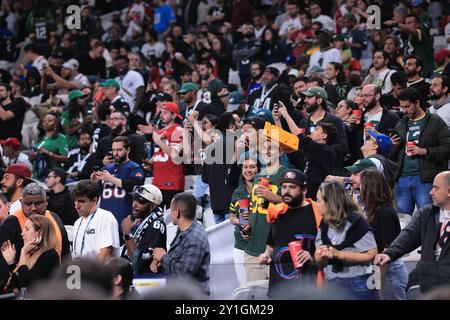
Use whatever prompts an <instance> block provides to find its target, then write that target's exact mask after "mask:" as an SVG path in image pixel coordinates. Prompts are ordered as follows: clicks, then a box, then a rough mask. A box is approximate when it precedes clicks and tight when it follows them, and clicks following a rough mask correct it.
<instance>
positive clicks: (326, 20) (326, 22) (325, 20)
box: [312, 14, 334, 32]
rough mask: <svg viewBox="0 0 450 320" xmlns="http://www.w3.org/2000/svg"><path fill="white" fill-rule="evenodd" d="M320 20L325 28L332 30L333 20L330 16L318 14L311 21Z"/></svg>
mask: <svg viewBox="0 0 450 320" xmlns="http://www.w3.org/2000/svg"><path fill="white" fill-rule="evenodd" d="M316 21H318V22H320V23H321V24H322V26H323V28H324V29H325V30H328V31H330V32H334V21H333V19H331V17H329V16H326V15H324V14H321V15H320V16H318V17H316V18H313V19H312V22H316Z"/></svg>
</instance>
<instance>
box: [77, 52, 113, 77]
mask: <svg viewBox="0 0 450 320" xmlns="http://www.w3.org/2000/svg"><path fill="white" fill-rule="evenodd" d="M79 62H80V67H79V69H78V72H80V73H83V74H84V75H86V76H90V75H94V76H98V75H100V78H106V61H105V59H104V58H103V57H101V58H97V59H92V58H91V57H90V56H89V53H87V54H84V55H82V56H80V57H79Z"/></svg>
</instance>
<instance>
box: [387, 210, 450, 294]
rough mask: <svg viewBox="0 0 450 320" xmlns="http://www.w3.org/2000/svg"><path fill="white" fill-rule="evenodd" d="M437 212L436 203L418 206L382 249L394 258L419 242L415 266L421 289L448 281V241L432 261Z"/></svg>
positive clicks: (423, 290) (437, 232)
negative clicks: (418, 259)
mask: <svg viewBox="0 0 450 320" xmlns="http://www.w3.org/2000/svg"><path fill="white" fill-rule="evenodd" d="M439 213H440V208H439V207H434V206H430V205H428V206H425V207H423V208H422V209H420V210H419V211H418V212H417V213H416V215H414V216H413V218H412V220H411V222H410V223H409V224H408V225H407V226H406V227H405V229H403V230H402V231H401V232H400V234H399V236H398V237H397V238H396V239H395V240H394V241H393V242H392V244H391V245H390V246H389V248H388V249H386V251H385V254H387V255H388V256H389V258H391V260H397V259H399V258H400V257H401V256H403V255H404V254H406V253H409V252H411V251H413V250H415V249H417V248H418V247H419V246H422V249H421V250H422V252H421V258H420V261H419V262H418V263H417V266H416V272H417V276H418V278H419V284H420V290H421V291H422V292H425V291H429V290H430V289H433V288H434V287H437V286H440V285H442V284H446V283H447V284H448V283H450V250H449V249H450V241H447V242H446V243H445V245H444V247H443V248H442V252H441V254H440V256H439V259H438V260H437V261H436V259H435V258H434V246H435V244H436V241H437V239H438V235H439Z"/></svg>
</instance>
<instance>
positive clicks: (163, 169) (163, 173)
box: [153, 123, 184, 190]
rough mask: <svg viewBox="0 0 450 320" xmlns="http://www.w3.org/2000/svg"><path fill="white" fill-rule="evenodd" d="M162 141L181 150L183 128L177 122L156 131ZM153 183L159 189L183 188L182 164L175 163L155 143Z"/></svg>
mask: <svg viewBox="0 0 450 320" xmlns="http://www.w3.org/2000/svg"><path fill="white" fill-rule="evenodd" d="M157 134H159V135H161V140H162V141H163V143H165V144H167V145H168V146H170V147H171V148H174V149H175V150H178V151H181V150H182V143H183V129H182V128H181V126H180V125H179V124H177V123H174V124H172V125H171V126H170V127H168V128H164V129H161V130H159V131H157ZM153 184H154V185H155V186H157V187H158V188H159V189H161V190H184V166H183V164H182V163H181V164H175V163H174V162H173V161H172V158H171V157H170V156H169V155H168V154H167V153H165V152H164V151H163V150H162V149H161V148H160V147H159V146H158V145H156V144H155V153H154V156H153Z"/></svg>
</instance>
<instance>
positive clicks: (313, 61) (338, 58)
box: [309, 48, 342, 70]
mask: <svg viewBox="0 0 450 320" xmlns="http://www.w3.org/2000/svg"><path fill="white" fill-rule="evenodd" d="M320 59H323V60H322V64H320V63H319V62H320ZM330 62H337V63H342V55H341V51H339V49H336V48H331V49H328V50H327V51H324V52H322V51H316V52H314V53H313V54H312V55H311V58H310V59H309V66H310V67H311V66H313V65H318V66H321V67H322V69H323V70H325V67H326V66H327V64H329V63H330Z"/></svg>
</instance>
